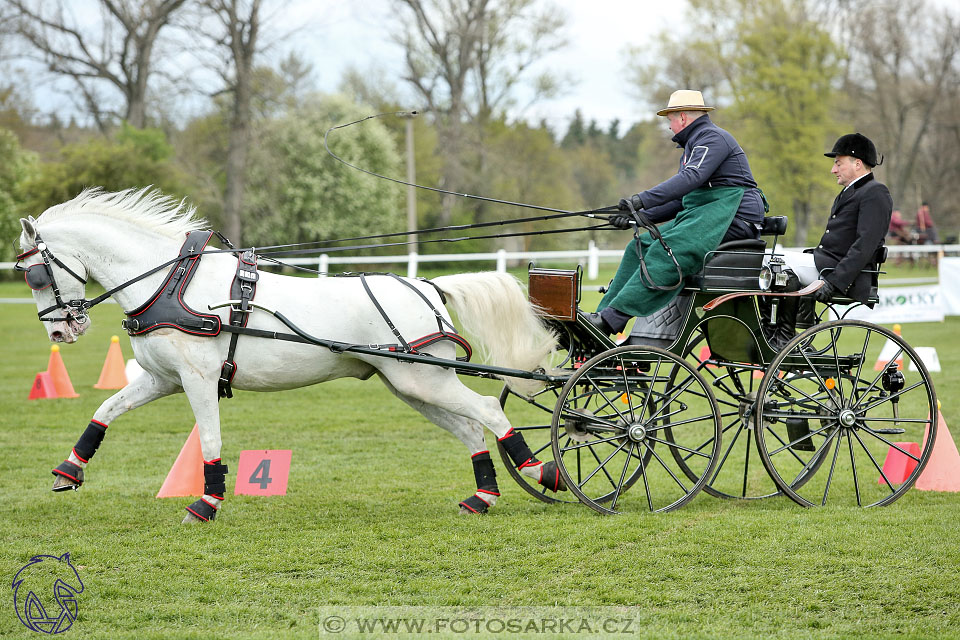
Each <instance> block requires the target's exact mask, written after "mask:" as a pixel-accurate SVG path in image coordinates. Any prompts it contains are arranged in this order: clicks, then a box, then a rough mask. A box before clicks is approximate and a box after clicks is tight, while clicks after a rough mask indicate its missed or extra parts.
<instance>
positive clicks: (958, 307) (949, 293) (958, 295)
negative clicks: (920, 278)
mask: <svg viewBox="0 0 960 640" xmlns="http://www.w3.org/2000/svg"><path fill="white" fill-rule="evenodd" d="M940 285H941V287H942V290H941V295H942V296H943V299H942V303H943V312H944V313H945V314H946V315H948V316H960V258H940Z"/></svg>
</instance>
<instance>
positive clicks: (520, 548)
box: [0, 266, 960, 639]
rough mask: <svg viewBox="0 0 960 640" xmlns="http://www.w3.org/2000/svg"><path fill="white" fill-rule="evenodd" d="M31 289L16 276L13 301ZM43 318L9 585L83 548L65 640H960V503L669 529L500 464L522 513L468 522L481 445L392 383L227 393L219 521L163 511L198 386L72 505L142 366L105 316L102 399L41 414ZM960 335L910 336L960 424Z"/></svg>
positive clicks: (30, 320)
mask: <svg viewBox="0 0 960 640" xmlns="http://www.w3.org/2000/svg"><path fill="white" fill-rule="evenodd" d="M609 268H610V269H612V266H611V267H609ZM605 271H606V270H605ZM918 271H920V270H919V269H917V270H913V271H911V273H910V274H909V275H902V276H899V275H898V277H911V276H913V275H917V272H918ZM24 295H25V289H24V287H23V286H22V284H21V285H18V284H14V283H5V284H0V297H23V296H24ZM595 296H596V294H590V298H589V299H588V300H585V301H584V302H585V303H584V307H585V308H586V307H589V306H590V304H593V303H595V301H596V297H595ZM35 311H36V310H35V307H34V306H33V305H10V304H4V305H0V336H2V338H0V340H2V345H3V354H4V357H3V358H2V359H0V382H2V384H0V416H2V417H0V421H2V428H0V447H2V451H3V452H4V454H5V455H4V456H3V457H2V459H0V477H2V478H3V482H2V489H0V496H2V499H0V539H2V540H3V541H4V544H3V553H2V555H0V577H6V579H7V580H8V581H9V580H12V577H13V576H14V574H15V573H16V572H17V570H18V569H19V568H20V567H21V566H23V565H24V564H25V563H26V562H27V561H28V560H29V558H30V557H31V556H33V555H36V554H50V555H60V554H62V553H64V552H67V551H69V552H70V553H71V555H72V558H73V561H74V564H75V565H76V566H78V567H79V571H80V576H81V578H82V579H83V581H84V584H85V585H86V589H85V591H84V592H83V594H81V596H80V617H79V620H78V621H77V622H76V623H75V625H74V627H73V628H72V629H70V630H69V631H68V632H67V633H66V634H65V635H64V636H63V637H83V638H160V637H176V638H204V639H206V638H214V637H215V638H273V637H276V638H285V637H302V638H313V637H316V636H317V633H318V607H319V606H321V605H385V604H389V605H410V606H412V605H462V606H480V605H538V606H552V605H568V606H600V605H626V606H629V607H631V608H632V609H631V611H633V612H634V613H635V614H636V616H637V618H638V619H640V620H642V626H640V627H639V628H636V629H635V631H637V632H638V633H637V634H635V635H639V636H641V637H656V638H688V637H697V638H701V637H707V638H720V637H742V638H757V637H804V638H806V637H810V638H836V637H849V638H854V637H857V638H859V637H894V636H896V637H898V638H899V637H915V638H933V637H942V638H952V637H957V636H958V635H960V569H958V568H960V530H958V527H957V526H956V518H957V513H958V507H960V496H957V495H953V494H937V493H928V492H920V491H911V492H909V493H908V494H907V495H906V496H905V497H904V498H903V499H901V500H900V501H899V502H897V503H896V504H894V505H892V506H890V507H886V508H882V509H871V510H859V509H857V508H855V507H840V506H828V507H826V508H821V509H807V510H805V509H801V508H800V507H798V506H797V505H795V504H793V503H792V502H790V501H789V500H787V499H785V498H773V499H768V500H763V501H753V502H744V501H733V500H719V499H714V498H711V497H710V496H708V495H706V494H705V493H701V494H700V495H699V496H697V497H696V499H694V500H693V501H692V502H691V503H690V504H689V505H687V506H685V507H683V508H682V509H679V510H677V511H674V512H671V513H667V514H656V515H652V514H650V513H647V512H645V511H643V510H642V509H633V510H628V511H627V512H626V513H625V514H624V515H621V516H610V517H601V516H598V515H596V514H595V513H593V512H592V511H590V510H588V509H587V508H585V507H583V506H580V505H576V504H571V505H546V504H543V503H541V502H538V501H536V500H534V499H533V498H531V497H529V496H528V495H527V494H526V493H524V492H523V491H522V490H521V489H520V488H519V487H517V486H516V485H514V484H513V483H512V481H511V480H510V478H509V476H508V475H507V473H506V472H505V471H504V470H503V466H502V464H501V463H500V461H499V458H497V457H496V456H495V461H496V464H497V465H498V471H499V481H500V488H501V492H502V494H503V496H502V497H501V499H500V502H499V503H498V504H497V506H496V507H495V508H494V509H493V510H492V511H491V513H490V514H489V515H487V516H484V517H459V516H458V515H457V507H456V503H457V502H458V501H459V500H460V499H463V498H465V497H466V496H467V495H469V494H470V493H471V492H472V491H473V489H474V486H475V485H474V480H473V472H472V469H471V466H470V462H469V458H468V457H467V454H466V450H465V449H464V448H463V446H462V445H461V444H460V443H459V442H458V441H456V440H455V439H454V438H453V437H452V436H450V435H448V434H447V433H446V432H444V431H442V430H440V429H438V428H436V427H434V426H433V425H430V424H428V423H426V422H425V421H424V419H423V418H421V417H420V415H419V414H417V413H415V412H413V411H412V410H411V409H409V408H407V407H406V405H404V404H402V403H401V402H399V401H397V400H396V399H395V398H393V396H391V395H390V393H389V392H388V391H387V390H386V389H385V388H384V387H383V386H382V385H380V384H379V383H378V382H377V381H375V380H371V381H368V382H359V381H352V380H347V381H337V382H332V383H327V384H324V385H320V386H316V387H312V388H307V389H303V390H299V391H291V392H283V393H276V394H262V395H257V394H252V393H244V392H239V393H238V394H237V396H236V397H235V398H234V399H232V400H230V401H224V402H223V403H222V405H221V406H222V418H223V439H224V449H223V457H224V461H225V462H226V464H228V465H229V466H230V475H228V485H227V486H228V497H227V501H226V504H225V506H224V509H223V511H222V513H221V516H220V517H219V519H218V520H217V521H216V522H215V523H214V524H212V525H206V526H193V527H185V526H182V525H180V524H179V522H180V519H181V518H182V516H183V514H184V513H185V512H184V511H183V507H184V506H185V505H186V504H189V502H191V501H192V499H189V498H172V499H156V498H154V497H153V496H154V495H155V494H156V492H157V490H158V489H159V487H160V485H161V483H162V482H163V479H164V477H165V476H166V473H167V471H168V470H169V469H170V465H171V464H172V463H173V461H174V459H175V458H176V456H177V453H178V452H179V450H180V447H181V446H182V445H183V442H184V440H185V439H186V436H187V434H188V433H189V432H190V429H191V428H192V426H193V423H194V419H193V416H192V414H191V412H190V410H189V407H188V405H187V402H186V399H185V398H184V397H183V396H182V395H181V396H175V397H172V398H166V399H163V400H160V401H157V402H155V403H153V404H151V405H148V406H146V407H143V408H141V409H138V410H136V411H133V412H131V413H129V414H127V415H125V416H123V417H121V418H120V419H118V420H117V421H115V422H114V424H113V426H111V428H110V430H109V433H108V435H107V438H106V440H105V442H104V444H103V446H102V447H101V449H100V451H99V453H98V454H97V457H96V459H95V460H94V461H93V462H92V463H91V465H89V467H88V474H87V483H86V484H85V485H84V487H83V488H82V489H81V490H80V491H78V492H76V493H74V492H70V493H59V494H54V493H52V492H50V490H49V488H50V484H51V482H52V479H53V477H52V476H51V475H50V469H51V468H52V467H53V466H54V465H55V464H57V463H58V462H59V461H60V460H62V459H63V457H64V455H65V454H66V453H67V452H68V451H69V448H70V447H71V446H72V445H73V443H74V442H75V441H76V439H77V437H78V436H79V435H80V433H81V431H82V430H83V428H84V426H85V425H86V423H87V421H88V420H89V418H90V417H91V416H92V414H93V412H94V411H95V410H96V408H97V406H98V405H99V404H100V403H101V402H102V401H103V400H104V399H106V398H107V397H109V395H110V393H111V392H109V391H98V390H94V389H93V388H92V385H93V383H94V382H95V381H96V379H97V376H98V374H99V370H100V367H101V365H102V363H103V358H104V356H105V355H106V351H107V348H108V346H109V341H110V336H111V335H113V334H119V335H120V337H121V346H122V347H123V350H124V353H125V355H126V357H131V353H132V352H131V350H130V346H129V341H128V339H127V337H126V335H125V334H123V333H122V332H121V331H120V327H119V322H120V318H121V312H120V309H119V308H118V307H117V306H115V305H103V306H101V307H98V308H97V309H95V311H94V313H93V321H94V324H93V327H92V328H91V329H90V331H89V332H88V334H87V335H86V336H85V337H84V338H82V339H81V340H80V342H79V343H77V344H74V345H67V346H64V347H63V349H62V351H61V353H62V355H63V358H64V360H65V362H66V365H67V368H68V370H69V372H70V375H71V377H72V380H73V384H74V387H75V388H76V390H77V391H78V393H79V394H80V398H77V399H73V400H50V401H33V402H30V401H28V400H27V399H26V397H27V393H28V390H29V386H30V383H31V382H32V380H33V376H34V374H35V373H36V372H37V371H40V370H42V369H44V368H45V367H46V363H47V358H48V356H49V349H50V346H49V343H48V342H47V340H46V337H45V333H44V331H43V328H42V327H41V326H40V323H39V322H37V321H36V315H35ZM958 330H960V320H958V319H949V320H948V321H947V322H944V323H940V324H922V325H920V324H910V325H904V332H903V333H904V337H905V338H906V339H907V341H908V342H910V343H911V344H913V345H915V346H924V345H931V346H936V347H937V348H938V350H939V355H940V361H941V364H942V366H943V368H944V371H945V373H940V374H934V380H935V383H936V385H937V392H938V395H939V397H940V398H941V399H942V402H943V413H944V416H945V417H946V420H947V422H948V424H951V425H960V400H957V398H958V397H960V383H958V382H957V381H956V378H954V377H952V376H951V375H950V374H949V372H952V371H956V370H957V367H958V366H960V362H958V360H960V349H957V348H956V347H955V342H956V336H957V335H958ZM469 384H471V385H472V386H474V387H475V388H477V389H480V390H482V391H484V392H486V393H489V394H494V395H495V394H496V393H498V392H499V385H497V384H495V383H493V382H489V381H476V380H471V381H470V382H469ZM956 431H960V426H957V427H956V428H955V432H956ZM244 449H292V450H293V461H292V469H291V473H290V483H289V489H288V493H287V495H286V496H284V497H270V498H259V497H249V496H236V497H235V496H233V495H232V486H233V477H234V472H235V470H236V464H237V457H238V455H239V452H240V451H241V450H244ZM7 584H8V585H9V584H10V583H9V582H7ZM4 602H6V603H7V604H6V605H4V606H2V607H0V636H2V637H21V638H26V637H35V635H34V633H33V632H31V631H28V630H27V629H25V628H24V627H23V626H22V625H21V624H20V622H19V621H18V620H17V617H16V615H15V614H14V610H13V606H12V594H11V593H10V592H8V595H7V597H6V598H5V599H4ZM514 637H517V636H514ZM540 637H543V636H540ZM573 637H584V636H573Z"/></svg>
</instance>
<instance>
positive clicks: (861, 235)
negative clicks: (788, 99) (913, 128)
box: [784, 133, 893, 304]
mask: <svg viewBox="0 0 960 640" xmlns="http://www.w3.org/2000/svg"><path fill="white" fill-rule="evenodd" d="M823 155H825V156H826V157H828V158H833V168H831V169H830V173H832V174H833V175H835V176H836V177H837V184H839V185H841V186H842V187H843V191H841V192H840V194H839V195H838V196H837V197H836V199H835V200H834V201H833V206H832V207H831V208H830V218H829V219H828V220H827V228H826V230H825V231H824V232H823V236H822V237H821V238H820V242H819V243H818V244H817V246H816V247H815V248H813V249H808V250H807V251H806V252H804V253H799V252H794V251H786V252H784V260H785V261H786V263H787V264H788V265H789V266H790V268H791V269H793V271H794V273H796V274H797V277H798V278H799V280H800V284H801V285H804V286H806V285H808V284H810V283H812V282H815V281H816V280H818V279H822V280H823V281H824V284H823V286H822V287H820V289H818V290H817V292H816V294H814V295H815V297H816V299H817V300H819V301H820V302H828V301H829V300H831V299H832V298H833V297H834V296H836V295H838V294H843V295H846V296H847V297H849V298H852V299H854V300H857V301H859V302H862V303H864V304H868V301H869V298H870V287H871V286H872V277H871V274H870V271H871V270H876V269H877V267H878V265H877V264H876V263H875V262H874V258H875V256H876V253H877V249H878V248H879V247H880V246H881V245H882V244H883V241H884V238H885V236H886V233H887V229H888V228H889V227H890V218H891V216H892V215H893V198H891V197H890V191H888V190H887V187H886V186H885V185H884V184H883V183H881V182H879V181H878V180H876V179H875V178H874V175H873V168H874V167H876V166H878V165H879V164H881V163H882V162H883V156H879V157H878V156H877V148H876V147H875V146H874V144H873V142H872V141H871V140H870V138H868V137H866V136H865V135H863V134H860V133H848V134H847V135H844V136H840V138H839V139H838V140H837V142H836V144H834V145H833V149H832V150H831V151H829V152H827V153H825V154H823Z"/></svg>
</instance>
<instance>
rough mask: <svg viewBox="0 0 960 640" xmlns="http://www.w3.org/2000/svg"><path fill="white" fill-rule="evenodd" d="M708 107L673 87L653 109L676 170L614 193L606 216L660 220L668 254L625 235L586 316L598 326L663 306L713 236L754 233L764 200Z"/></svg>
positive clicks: (618, 324) (624, 221)
mask: <svg viewBox="0 0 960 640" xmlns="http://www.w3.org/2000/svg"><path fill="white" fill-rule="evenodd" d="M713 109H714V107H708V106H706V105H705V104H704V102H703V95H702V94H701V93H700V92H699V91H689V90H680V91H674V92H673V94H672V95H671V96H670V100H669V102H668V103H667V107H666V108H665V109H661V110H660V111H658V112H657V115H658V116H665V117H666V118H667V119H668V120H669V121H670V130H671V131H672V132H673V133H674V134H675V135H674V136H673V138H672V139H673V141H674V142H676V143H677V144H678V145H679V146H680V147H681V148H682V149H683V155H682V157H681V159H680V170H679V172H678V173H677V174H676V175H674V176H673V177H671V178H670V179H668V180H666V181H664V182H661V183H660V184H658V185H657V186H655V187H652V188H650V189H647V190H646V191H641V192H640V193H637V194H635V195H633V196H631V197H630V198H629V199H627V198H624V199H623V200H621V201H620V205H619V209H620V212H621V213H619V214H617V215H615V216H612V217H611V219H610V222H611V224H613V225H614V226H615V227H617V228H619V229H628V228H630V226H632V225H633V224H635V223H639V222H640V218H642V217H646V218H648V219H649V221H650V222H654V223H660V222H665V224H663V225H661V226H660V227H659V231H660V234H661V235H662V237H663V240H664V242H665V243H666V244H667V246H669V247H670V249H671V251H672V253H673V256H672V257H671V255H670V254H669V253H668V252H667V250H666V249H664V247H663V246H662V245H661V244H660V243H658V242H657V241H656V240H654V239H653V238H652V237H651V234H649V233H647V234H644V235H642V236H636V237H635V239H634V241H631V243H630V245H628V246H627V250H626V251H625V252H624V256H623V260H622V261H621V262H620V267H619V268H618V269H617V274H616V276H614V278H613V281H612V282H611V284H610V287H609V289H608V290H607V294H606V295H605V296H604V297H603V300H602V301H601V303H600V307H599V308H598V310H597V313H591V314H588V316H587V317H588V319H589V320H590V322H591V323H592V324H593V325H594V326H596V327H597V328H599V329H600V330H602V331H604V332H606V333H618V332H620V331H622V330H623V329H624V327H626V324H627V322H628V321H629V320H630V318H631V317H633V316H647V315H650V314H652V313H654V312H655V311H657V310H659V309H661V308H663V307H665V306H666V305H667V304H668V303H669V302H670V301H671V300H673V299H674V298H675V297H676V296H677V295H678V294H679V293H680V291H681V289H682V284H683V283H682V280H683V276H687V275H691V274H694V273H697V272H699V271H700V269H701V268H702V267H703V259H704V256H706V254H707V252H709V251H712V250H714V249H716V248H717V246H718V245H719V244H720V243H721V241H723V242H728V241H731V240H739V239H755V238H759V237H760V226H761V225H762V224H763V214H764V212H765V211H766V210H767V207H766V202H765V201H764V198H763V195H762V194H761V192H760V190H759V189H758V188H757V182H756V181H755V180H754V179H753V174H752V173H751V172H750V164H749V163H748V162H747V156H746V154H745V153H744V152H743V149H741V148H740V145H739V144H737V141H736V140H735V139H734V137H733V136H732V135H730V134H729V133H727V132H726V131H724V130H723V129H721V128H720V127H718V126H717V125H715V124H714V123H713V121H711V120H710V116H708V115H707V112H708V111H713ZM634 212H640V213H639V214H637V213H634ZM641 255H642V256H643V259H642V262H641V260H640V256H641ZM674 258H675V259H676V263H675V262H674ZM678 279H679V281H678ZM674 285H676V286H674Z"/></svg>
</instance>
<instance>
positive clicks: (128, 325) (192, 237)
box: [122, 231, 220, 336]
mask: <svg viewBox="0 0 960 640" xmlns="http://www.w3.org/2000/svg"><path fill="white" fill-rule="evenodd" d="M212 235H213V232H212V231H191V232H190V233H188V234H187V239H186V241H184V243H183V246H182V247H180V254H179V256H178V257H177V259H176V262H174V264H173V266H172V267H171V268H170V272H169V274H168V275H167V277H166V279H164V281H163V284H161V285H160V287H159V288H158V289H157V291H156V292H155V293H154V294H153V295H152V296H150V298H149V299H148V300H147V301H146V302H144V303H143V304H142V305H140V306H139V307H137V308H136V309H134V310H132V311H126V312H125V313H126V315H127V319H126V320H124V321H123V323H122V325H123V328H124V329H126V330H127V333H128V334H130V335H131V336H138V335H143V334H145V333H149V332H150V331H154V330H156V329H162V328H170V329H177V330H178V331H183V332H184V333H189V334H191V335H196V336H216V335H219V334H220V316H217V315H214V314H209V313H199V312H197V311H195V310H194V309H191V308H190V307H189V306H188V305H187V304H186V303H185V302H184V301H183V294H184V292H185V291H186V289H187V285H189V284H190V281H191V280H192V279H193V276H194V274H195V272H196V269H197V265H198V264H199V262H200V258H201V257H202V256H203V249H204V248H205V247H206V246H207V243H208V242H210V237H211V236H212Z"/></svg>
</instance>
